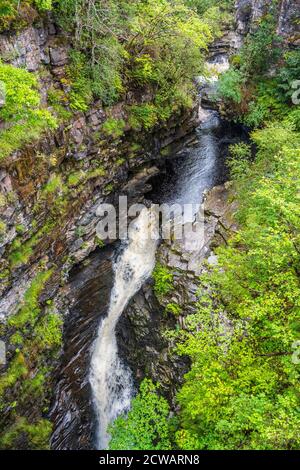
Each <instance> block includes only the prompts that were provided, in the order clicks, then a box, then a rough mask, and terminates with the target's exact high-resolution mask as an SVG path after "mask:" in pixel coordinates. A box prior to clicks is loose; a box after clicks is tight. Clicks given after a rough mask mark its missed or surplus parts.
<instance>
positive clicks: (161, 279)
mask: <svg viewBox="0 0 300 470" xmlns="http://www.w3.org/2000/svg"><path fill="white" fill-rule="evenodd" d="M152 277H153V279H154V291H155V293H156V295H157V296H159V297H161V296H164V295H166V294H168V293H169V292H170V291H171V290H172V289H173V288H174V285H173V274H172V272H170V270H169V268H167V267H166V266H162V265H161V264H159V263H158V264H157V265H156V266H155V269H154V271H153V274H152Z"/></svg>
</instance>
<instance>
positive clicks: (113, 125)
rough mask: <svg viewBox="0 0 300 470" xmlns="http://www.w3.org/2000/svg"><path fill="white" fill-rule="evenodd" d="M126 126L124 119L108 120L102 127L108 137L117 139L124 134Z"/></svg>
mask: <svg viewBox="0 0 300 470" xmlns="http://www.w3.org/2000/svg"><path fill="white" fill-rule="evenodd" d="M125 125H126V124H125V121H124V120H123V119H114V118H108V119H107V120H106V121H105V123H104V124H103V126H102V131H103V132H104V134H106V135H107V136H109V137H113V138H115V139H117V138H119V137H121V136H122V135H123V134H124V131H125Z"/></svg>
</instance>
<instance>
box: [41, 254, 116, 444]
mask: <svg viewBox="0 0 300 470" xmlns="http://www.w3.org/2000/svg"><path fill="white" fill-rule="evenodd" d="M113 253H114V250H113V248H112V247H108V248H106V249H104V250H102V251H97V252H95V253H94V254H93V255H92V256H91V257H90V259H89V264H88V265H87V266H85V265H84V264H82V265H79V266H78V267H76V268H74V270H73V271H72V272H71V274H70V279H69V282H68V284H67V285H66V286H65V296H64V306H63V305H62V308H64V307H65V309H67V310H68V314H67V316H66V319H65V323H64V351H63V355H62V360H61V364H60V366H59V369H58V370H57V372H56V381H55V383H54V387H55V388H54V390H55V394H54V395H55V399H54V403H53V404H52V408H51V412H50V418H51V421H52V422H53V425H54V432H53V435H52V439H51V447H52V449H56V450H65V449H68V450H80V449H91V448H93V447H94V446H93V442H94V432H95V425H96V423H95V419H94V412H93V403H92V396H91V390H90V385H89V368H90V356H91V352H92V347H93V342H94V340H95V338H96V335H97V331H98V326H99V323H100V321H101V318H103V316H105V315H106V313H107V309H108V306H109V300H110V291H111V288H112V285H113V272H112V257H113Z"/></svg>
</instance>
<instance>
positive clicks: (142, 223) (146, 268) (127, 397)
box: [90, 208, 158, 449]
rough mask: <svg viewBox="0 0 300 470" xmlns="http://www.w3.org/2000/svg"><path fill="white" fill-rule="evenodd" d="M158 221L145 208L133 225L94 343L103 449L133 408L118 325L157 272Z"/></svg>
mask: <svg viewBox="0 0 300 470" xmlns="http://www.w3.org/2000/svg"><path fill="white" fill-rule="evenodd" d="M155 222H156V219H155V214H154V213H152V212H151V210H150V209H146V208H145V209H143V210H142V211H141V213H140V215H139V217H138V218H137V219H136V220H135V221H134V222H133V223H131V225H130V227H129V231H128V242H127V243H126V245H125V246H124V248H123V251H122V253H121V254H120V256H119V257H118V259H117V261H116V263H115V265H114V272H115V281H114V287H113V290H112V294H111V299H110V307H109V311H108V315H107V317H106V318H104V320H103V321H102V323H101V325H100V327H99V331H98V337H97V339H96V341H95V345H94V352H93V355H92V360H91V371H90V384H91V387H92V391H93V397H94V402H95V409H96V414H97V419H98V436H97V441H98V442H97V447H98V448H99V449H106V448H107V447H108V444H109V439H110V436H109V434H108V432H107V428H108V426H109V424H110V423H111V422H112V421H113V420H114V419H115V418H116V417H117V416H118V415H119V414H120V413H122V412H124V411H127V410H128V409H129V407H130V401H131V397H132V394H133V383H132V376H131V371H130V370H129V369H128V367H126V366H125V365H124V364H123V362H122V360H121V359H120V358H119V356H118V348H117V340H116V335H115V328H116V325H117V323H118V320H119V318H120V316H121V315H122V312H123V311H124V309H125V307H126V305H127V303H128V302H129V300H130V299H131V298H132V297H133V296H134V294H135V293H136V292H138V291H139V289H140V288H141V286H142V284H143V283H144V282H145V280H146V279H147V278H148V277H149V276H150V275H151V273H152V271H153V268H154V264H155V252H156V247H157V238H158V237H157V235H156V233H155V227H156V225H155Z"/></svg>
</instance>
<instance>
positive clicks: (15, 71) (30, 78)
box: [0, 62, 56, 159]
mask: <svg viewBox="0 0 300 470" xmlns="http://www.w3.org/2000/svg"><path fill="white" fill-rule="evenodd" d="M0 81H2V82H3V83H4V85H5V103H4V105H3V106H2V107H1V109H0V119H2V120H3V122H4V123H5V124H6V126H5V129H4V130H2V131H1V134H0V159H1V158H4V157H7V156H8V155H9V154H10V153H12V152H13V151H14V150H17V149H19V148H20V147H21V146H22V145H24V144H26V143H28V142H31V141H32V140H34V139H37V138H38V137H39V136H40V135H41V133H42V132H43V131H45V130H47V129H54V128H55V127H56V121H55V119H54V118H53V116H51V114H50V113H49V111H47V110H46V109H42V108H41V107H40V96H39V92H38V84H37V80H36V78H35V76H34V75H33V74H30V73H29V72H27V71H26V70H23V69H19V68H16V67H13V66H12V65H4V64H2V63H1V62H0Z"/></svg>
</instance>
